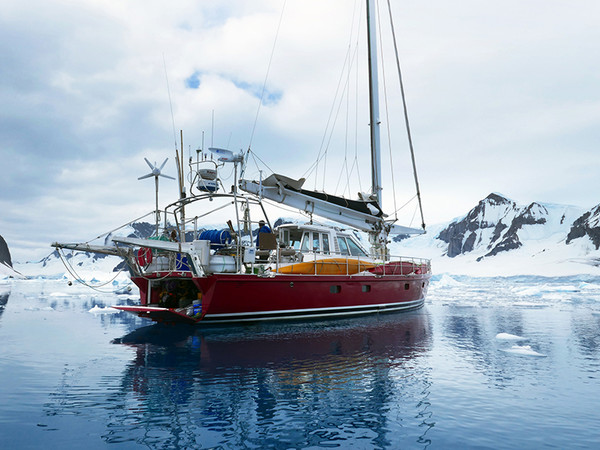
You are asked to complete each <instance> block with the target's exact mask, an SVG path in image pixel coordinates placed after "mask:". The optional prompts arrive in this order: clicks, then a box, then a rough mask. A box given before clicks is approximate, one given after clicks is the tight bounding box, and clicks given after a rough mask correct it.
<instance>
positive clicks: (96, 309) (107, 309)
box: [88, 305, 119, 314]
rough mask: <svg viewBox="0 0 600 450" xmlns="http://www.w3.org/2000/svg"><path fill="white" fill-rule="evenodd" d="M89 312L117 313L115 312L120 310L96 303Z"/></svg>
mask: <svg viewBox="0 0 600 450" xmlns="http://www.w3.org/2000/svg"><path fill="white" fill-rule="evenodd" d="M88 312H91V313H92V314H115V313H118V312H119V310H118V309H115V308H111V307H110V306H107V307H105V308H102V307H100V306H98V305H95V306H94V307H93V308H92V309H90V310H89V311H88Z"/></svg>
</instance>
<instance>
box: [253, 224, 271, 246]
mask: <svg viewBox="0 0 600 450" xmlns="http://www.w3.org/2000/svg"><path fill="white" fill-rule="evenodd" d="M270 232H271V229H270V228H269V227H268V225H266V224H265V221H264V220H260V221H259V222H258V233H257V234H256V246H257V247H259V242H260V233H270Z"/></svg>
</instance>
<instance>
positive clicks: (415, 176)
mask: <svg viewBox="0 0 600 450" xmlns="http://www.w3.org/2000/svg"><path fill="white" fill-rule="evenodd" d="M387 4H388V11H389V13H390V27H391V29H392V41H393V42H394V51H395V53H396V65H397V68H398V80H399V82H400V92H401V93H402V106H403V108H404V122H405V124H406V134H407V136H408V145H409V147H410V156H411V159H412V166H413V174H414V178H415V187H416V190H417V194H416V196H417V199H418V201H419V210H420V212H421V226H422V227H423V229H425V217H424V215H423V204H422V202H421V190H420V188H419V179H418V177H417V163H416V161H415V152H414V149H413V142H412V136H411V133H410V124H409V121H408V109H407V107H406V96H405V95H404V83H403V82H402V71H401V70H400V58H399V56H398V45H397V43H396V32H395V31H394V20H393V17H392V6H391V4H390V0H387Z"/></svg>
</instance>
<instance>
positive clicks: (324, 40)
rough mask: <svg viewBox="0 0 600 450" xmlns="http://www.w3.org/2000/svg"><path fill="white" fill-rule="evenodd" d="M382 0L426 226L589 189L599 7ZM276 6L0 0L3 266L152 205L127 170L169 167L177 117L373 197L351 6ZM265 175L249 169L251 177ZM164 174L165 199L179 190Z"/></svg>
mask: <svg viewBox="0 0 600 450" xmlns="http://www.w3.org/2000/svg"><path fill="white" fill-rule="evenodd" d="M380 3H382V4H383V3H384V2H380ZM392 3H393V5H392V6H393V9H394V13H395V17H396V22H395V25H396V34H397V36H398V39H399V41H398V45H399V52H400V57H401V62H402V68H403V79H404V83H405V89H406V94H407V101H408V108H409V114H410V119H411V126H412V130H413V141H414V144H415V148H416V151H417V154H416V156H417V166H418V168H419V174H420V177H421V188H422V190H423V198H424V201H425V211H426V214H427V215H428V217H426V221H427V222H428V223H435V222H439V221H442V220H448V219H450V218H453V217H455V216H457V215H460V214H462V213H464V212H466V211H467V210H468V209H469V208H471V207H472V206H473V205H474V204H475V203H476V202H477V201H478V200H480V199H481V198H483V197H485V196H486V195H487V194H488V193H489V192H493V191H500V192H504V193H506V195H508V196H510V197H512V198H514V199H515V200H517V201H519V202H522V203H525V202H528V201H534V200H538V201H554V202H564V203H573V204H577V205H581V206H584V207H591V206H593V205H595V204H597V203H598V202H599V201H600V199H598V198H597V192H600V177H598V176H597V171H598V167H599V163H600V161H599V160H598V156H596V155H598V152H597V142H600V136H599V133H600V131H598V130H600V126H599V122H600V113H599V112H598V111H600V107H599V106H600V105H599V102H600V100H599V99H600V84H599V83H598V82H597V77H598V76H597V74H598V73H600V60H598V58H595V57H594V56H593V55H595V54H597V53H598V42H600V28H598V27H597V24H596V17H597V16H598V14H599V13H600V11H599V9H600V4H597V2H594V1H592V0H587V1H586V0H578V1H576V2H575V3H569V4H567V3H564V2H547V1H545V2H542V1H541V0H535V1H532V2H525V3H524V2H517V1H516V0H509V1H507V2H503V3H502V4H497V5H489V4H483V3H481V2H476V1H473V0H469V1H466V2H461V3H460V4H456V3H453V4H450V3H447V2H443V1H438V0H436V1H433V2H427V3H418V2H417V3H409V4H407V3H398V2H392ZM282 6H283V3H282V2H280V1H277V0H262V1H255V2H254V1H253V2H247V1H242V0H237V1H228V2H197V1H193V0H181V1H178V2H176V3H174V4H172V5H169V7H166V6H165V4H164V2H160V1H157V0H156V1H141V0H134V1H128V2H110V1H102V0H82V1H79V2H76V3H73V2H66V3H65V2H61V1H56V0H50V1H48V0H44V1H36V0H32V1H29V2H20V1H16V0H5V1H3V2H2V4H1V5H0V58H1V60H2V62H3V63H2V70H1V71H0V102H1V104H2V108H0V155H1V160H2V164H3V176H2V177H0V208H2V209H1V210H2V215H1V216H0V234H2V235H3V236H4V237H5V238H6V239H7V241H8V243H9V245H10V246H11V252H12V254H13V258H14V259H16V260H23V259H28V258H30V257H41V256H44V254H45V252H46V251H47V250H48V248H47V244H48V243H49V242H50V241H51V240H55V239H65V240H71V238H75V237H77V238H81V239H87V238H88V235H89V234H94V235H95V234H96V233H100V232H102V231H106V230H108V229H111V228H112V227H113V226H117V225H119V224H121V223H123V222H124V221H126V220H129V219H131V218H133V217H132V216H135V215H137V214H139V215H141V214H144V213H145V212H147V211H149V210H151V209H152V208H153V202H154V198H153V186H150V187H148V186H146V185H144V184H143V183H142V182H138V181H137V177H138V176H140V175H143V174H144V173H146V170H147V167H146V165H145V163H144V161H143V157H148V158H149V159H150V160H152V161H154V160H157V161H162V160H163V159H164V158H165V157H167V156H169V157H170V158H171V161H170V162H169V163H168V166H167V167H168V170H170V171H174V165H172V164H173V160H172V158H173V153H174V152H173V150H174V147H176V146H179V145H181V144H180V143H179V142H178V141H179V130H180V129H183V130H184V132H185V133H184V148H185V149H186V153H190V154H194V153H195V149H196V148H199V147H202V146H204V147H205V148H206V147H208V146H211V145H214V146H219V147H226V148H230V149H232V150H234V151H238V150H239V149H247V148H248V146H250V145H251V146H252V148H253V150H254V151H255V152H256V153H257V155H258V156H259V157H260V159H261V160H263V161H265V162H267V164H268V165H269V168H271V169H272V170H274V171H277V172H281V173H286V174H288V175H290V176H293V177H300V176H302V175H303V174H304V173H305V172H306V171H307V169H308V168H309V167H310V166H311V164H313V163H314V161H315V160H316V158H317V155H319V154H321V155H322V154H323V153H324V152H325V150H327V159H326V160H325V159H323V160H322V162H321V164H320V166H319V172H318V178H317V179H315V178H314V176H313V178H311V179H310V180H308V181H307V185H309V186H310V187H314V186H316V187H317V188H321V187H325V188H326V189H331V190H335V188H336V187H338V189H339V190H340V191H341V190H345V192H346V193H350V194H351V195H354V193H355V192H356V191H358V190H359V186H360V187H362V189H363V190H365V186H367V185H368V184H369V183H370V182H369V170H366V169H365V167H366V166H367V165H368V152H367V151H366V148H367V145H368V144H367V140H368V133H369V127H368V118H367V116H366V115H365V114H363V113H364V112H365V111H366V99H365V96H364V92H363V91H362V89H361V86H362V85H363V84H364V82H365V80H366V78H365V75H364V74H362V72H357V71H356V66H354V65H353V66H352V69H351V70H350V71H348V70H347V69H346V70H345V71H343V70H342V68H343V67H344V64H347V62H348V61H350V60H352V61H355V62H357V63H359V64H361V65H362V64H363V63H364V59H365V57H364V55H365V48H364V44H363V43H362V40H359V39H357V34H356V32H357V31H360V32H361V33H362V32H363V31H364V25H360V27H359V26H358V24H359V23H361V22H362V19H364V14H365V12H364V5H363V2H357V3H356V5H354V4H352V5H350V4H348V2H344V1H341V0H339V1H331V2H317V1H313V0H310V1H303V2H286V7H285V11H284V14H283V17H282V21H281V27H280V28H279V34H278V35H277V29H278V24H279V20H280V15H281V8H282ZM316 11H317V12H318V14H315V12H316ZM381 16H382V19H383V20H382V28H384V31H385V27H387V18H386V16H385V15H384V11H382V12H381ZM353 24H354V32H353V34H351V32H350V30H351V29H352V25H353ZM276 35H277V42H276V44H275V46H274V40H275V37H276ZM390 49H391V47H390V46H389V45H386V46H385V50H390ZM273 50H274V51H273ZM272 52H273V59H272V60H271V53H272ZM386 53H387V52H386ZM383 62H384V63H385V66H386V70H385V74H386V85H385V88H386V90H387V91H388V94H389V97H390V101H389V103H388V105H387V108H388V110H389V112H390V120H388V118H387V117H386V115H385V105H384V103H383V102H382V105H381V108H382V113H381V117H382V120H383V124H384V125H385V126H387V124H388V123H389V125H390V134H391V136H392V144H391V148H392V156H393V162H394V167H393V168H391V164H390V163H389V161H390V156H389V152H388V150H387V148H388V147H387V143H386V141H387V130H386V128H384V130H383V133H382V134H383V138H382V140H383V141H384V148H385V151H384V155H383V156H382V159H383V161H384V163H385V164H384V165H385V170H386V174H385V183H386V188H389V186H390V184H391V172H392V170H393V172H394V177H395V182H396V184H397V185H398V189H397V192H396V195H397V199H396V204H397V205H401V204H403V203H404V202H405V201H407V200H408V199H410V198H411V197H412V196H413V192H414V191H413V188H412V187H411V183H412V169H411V166H410V157H409V156H408V153H407V144H406V137H405V135H404V122H403V117H402V114H401V113H402V107H401V104H400V102H399V97H398V85H397V79H396V78H395V77H394V75H393V68H394V65H395V61H394V59H393V56H387V57H386V58H385V59H384V60H383ZM165 66H166V67H165ZM165 69H166V76H165ZM267 71H268V78H267V84H266V95H265V96H264V97H263V103H262V105H259V100H260V98H261V96H262V88H263V84H264V80H265V76H266V74H267ZM383 74H384V72H383V71H382V75H383ZM166 77H168V83H169V90H170V98H169V92H168V91H167V81H166ZM338 85H339V86H341V87H340V88H339V90H338ZM357 86H358V89H357ZM381 87H382V88H383V86H381ZM336 92H338V96H337V97H336V96H335V94H336ZM259 107H260V113H259V115H258V119H257V121H256V122H255V120H256V118H257V111H258V109H259ZM171 108H172V110H173V115H171ZM357 110H358V112H359V113H360V114H357V112H356V111H357ZM333 123H335V125H336V126H335V128H334V129H333V131H332V130H331V128H330V127H327V125H328V124H329V125H330V126H331V125H332V124H333ZM355 129H357V130H358V131H357V132H356V134H355V131H354V130H355ZM355 137H356V139H357V140H356V141H355ZM257 161H258V160H257ZM325 166H326V167H327V169H328V170H327V173H325V174H324V172H323V168H324V167H325ZM351 166H353V167H356V166H358V167H359V168H360V173H361V177H362V180H360V183H359V182H358V180H356V179H355V177H356V171H354V172H353V173H352V176H351V177H350V178H351V179H350V180H347V179H346V178H345V177H346V169H345V168H346V167H351ZM261 168H262V169H264V168H263V167H261ZM258 170H259V167H258V166H256V165H255V164H254V160H253V161H251V163H250V164H249V166H248V170H247V173H248V175H249V176H253V175H256V176H257V175H258ZM349 172H350V171H349V170H348V173H349ZM171 174H173V173H172V172H171ZM142 181H144V180H142ZM150 185H152V183H150ZM161 186H162V187H161V198H164V199H165V201H166V200H167V198H171V197H172V196H174V195H175V194H176V188H175V186H174V185H170V184H168V182H166V183H164V184H162V185H161ZM346 186H348V189H346ZM163 192H164V194H163ZM385 194H386V196H385V204H386V209H388V210H393V209H394V208H395V206H394V205H393V198H392V195H391V194H390V189H386V191H385ZM413 209H414V208H413V204H412V203H411V204H410V206H409V207H407V208H406V214H405V216H406V217H407V219H408V221H410V220H411V217H412V215H413ZM403 212H404V211H403ZM40 217H41V218H43V219H40ZM40 223H41V225H40ZM92 231H93V232H92ZM88 232H89V234H88ZM70 237H71V238H70Z"/></svg>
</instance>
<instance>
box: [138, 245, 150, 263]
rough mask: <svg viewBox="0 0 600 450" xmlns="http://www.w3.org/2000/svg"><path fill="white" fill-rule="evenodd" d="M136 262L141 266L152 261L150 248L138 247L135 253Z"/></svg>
mask: <svg viewBox="0 0 600 450" xmlns="http://www.w3.org/2000/svg"><path fill="white" fill-rule="evenodd" d="M137 262H138V264H139V265H140V266H141V267H145V266H147V265H148V264H150V263H151V262H152V250H150V249H149V248H148V247H140V249H139V250H138V253H137Z"/></svg>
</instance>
